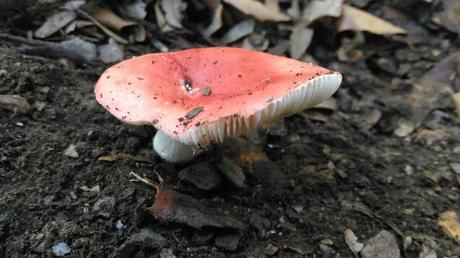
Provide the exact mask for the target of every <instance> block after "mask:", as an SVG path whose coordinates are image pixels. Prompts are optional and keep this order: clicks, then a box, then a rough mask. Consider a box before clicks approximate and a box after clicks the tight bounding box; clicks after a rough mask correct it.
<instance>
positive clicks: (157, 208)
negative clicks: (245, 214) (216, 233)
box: [130, 172, 246, 230]
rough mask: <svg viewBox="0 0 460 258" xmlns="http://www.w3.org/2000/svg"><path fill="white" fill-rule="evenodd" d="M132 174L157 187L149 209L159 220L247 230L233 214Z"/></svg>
mask: <svg viewBox="0 0 460 258" xmlns="http://www.w3.org/2000/svg"><path fill="white" fill-rule="evenodd" d="M130 174H131V175H132V176H134V177H135V178H136V180H138V181H141V182H143V183H146V184H148V185H150V186H152V187H153V188H155V190H156V194H155V200H154V202H153V205H152V206H151V207H150V208H148V209H147V210H148V212H149V213H150V214H151V215H152V216H153V217H154V218H156V219H158V220H161V221H163V222H175V223H180V224H185V225H188V226H190V227H193V228H197V229H201V228H203V227H207V226H210V227H216V228H232V229H238V230H246V225H245V224H243V222H241V221H240V220H238V219H237V218H235V217H233V216H230V215H226V214H224V213H220V212H217V211H215V210H211V209H209V208H208V207H206V206H204V205H203V204H202V203H200V202H198V201H197V200H196V199H194V198H192V197H191V196H188V195H185V194H181V193H178V192H176V191H174V190H172V189H167V188H165V187H163V186H161V185H159V184H157V183H155V182H153V181H151V180H148V179H146V178H142V177H140V176H139V175H137V174H135V173H134V172H131V173H130Z"/></svg>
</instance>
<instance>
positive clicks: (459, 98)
mask: <svg viewBox="0 0 460 258" xmlns="http://www.w3.org/2000/svg"><path fill="white" fill-rule="evenodd" d="M452 98H453V99H454V104H455V109H456V111H457V117H458V118H460V92H457V93H455V94H454V95H452Z"/></svg>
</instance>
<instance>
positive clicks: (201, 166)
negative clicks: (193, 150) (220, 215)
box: [179, 161, 222, 191]
mask: <svg viewBox="0 0 460 258" xmlns="http://www.w3.org/2000/svg"><path fill="white" fill-rule="evenodd" d="M179 178H180V179H181V180H184V181H186V182H189V183H191V184H193V185H195V186H196V187H197V188H198V189H201V190H205V191H211V190H214V189H216V188H217V187H218V186H219V185H220V183H221V181H222V179H221V176H220V174H219V173H217V172H216V170H215V169H214V168H213V167H212V165H211V163H209V162H207V161H205V162H200V163H197V164H194V165H192V166H189V167H187V168H184V169H182V170H181V171H179Z"/></svg>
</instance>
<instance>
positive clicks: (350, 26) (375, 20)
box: [338, 4, 407, 35]
mask: <svg viewBox="0 0 460 258" xmlns="http://www.w3.org/2000/svg"><path fill="white" fill-rule="evenodd" d="M347 30H351V31H367V32H371V33H374V34H378V35H393V34H407V31H406V30H405V29H403V28H401V27H399V26H396V25H393V24H391V23H389V22H387V21H385V20H383V19H381V18H379V17H377V16H375V15H372V14H370V13H368V12H365V11H362V10H360V9H358V8H355V7H353V6H350V5H347V4H344V5H343V13H342V17H341V19H340V22H339V28H338V31H340V32H341V31H347Z"/></svg>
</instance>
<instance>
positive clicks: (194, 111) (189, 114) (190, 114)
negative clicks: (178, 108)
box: [185, 107, 203, 119]
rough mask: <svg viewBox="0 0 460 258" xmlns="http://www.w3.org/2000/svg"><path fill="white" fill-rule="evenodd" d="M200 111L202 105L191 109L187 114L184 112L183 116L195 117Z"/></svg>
mask: <svg viewBox="0 0 460 258" xmlns="http://www.w3.org/2000/svg"><path fill="white" fill-rule="evenodd" d="M202 111H203V107H196V108H194V109H192V110H191V111H190V112H188V113H187V114H185V118H187V119H192V118H194V117H196V116H197V115H199V114H200V113H201V112H202Z"/></svg>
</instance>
